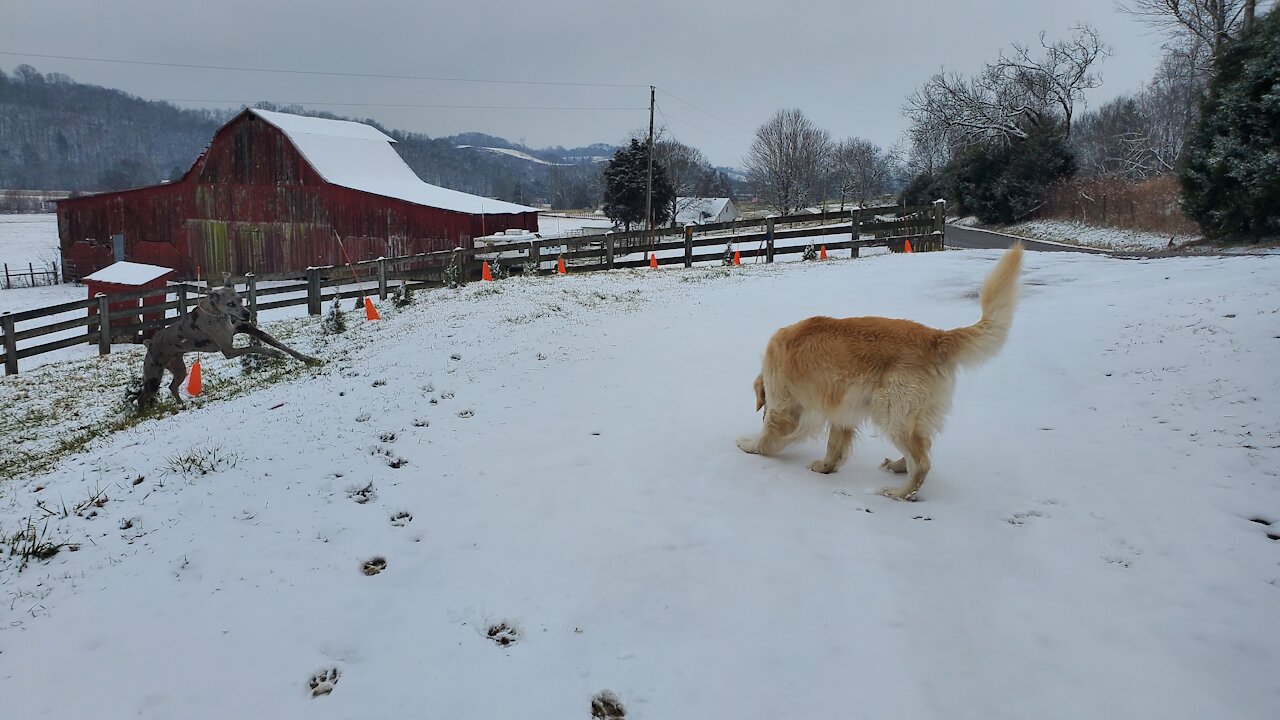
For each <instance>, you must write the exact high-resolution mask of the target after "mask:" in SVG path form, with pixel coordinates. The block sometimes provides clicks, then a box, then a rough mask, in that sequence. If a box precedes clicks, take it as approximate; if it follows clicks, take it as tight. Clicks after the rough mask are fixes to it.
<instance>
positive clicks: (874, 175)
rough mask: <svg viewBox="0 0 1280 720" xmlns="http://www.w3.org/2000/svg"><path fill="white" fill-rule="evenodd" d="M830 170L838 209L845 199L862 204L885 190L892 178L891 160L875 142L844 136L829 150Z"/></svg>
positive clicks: (841, 207)
mask: <svg viewBox="0 0 1280 720" xmlns="http://www.w3.org/2000/svg"><path fill="white" fill-rule="evenodd" d="M831 158H832V160H831V173H832V179H833V180H834V181H835V185H836V187H837V188H838V189H839V190H840V209H841V210H844V203H845V200H849V201H850V202H852V203H854V204H856V205H858V206H859V207H862V206H865V205H866V204H867V201H869V200H871V199H872V198H875V197H877V196H879V195H882V194H884V193H885V192H886V191H887V190H888V188H889V183H890V182H891V181H892V179H893V164H892V162H891V160H890V158H889V156H888V154H886V153H885V152H884V151H883V150H881V149H880V147H879V146H878V145H876V144H875V143H873V142H871V141H869V140H863V139H862V138H856V137H855V138H846V139H844V140H841V141H840V142H839V143H837V144H836V145H835V147H834V149H833V150H832V153H831Z"/></svg>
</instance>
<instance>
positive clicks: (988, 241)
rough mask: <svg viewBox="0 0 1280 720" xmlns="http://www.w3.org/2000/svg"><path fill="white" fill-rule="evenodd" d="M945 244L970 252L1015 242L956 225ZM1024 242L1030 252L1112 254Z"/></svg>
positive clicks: (1005, 237) (996, 247)
mask: <svg viewBox="0 0 1280 720" xmlns="http://www.w3.org/2000/svg"><path fill="white" fill-rule="evenodd" d="M943 242H944V243H945V244H946V246H947V247H956V248H966V249H970V250H1003V249H1004V248H1007V247H1009V245H1011V244H1012V243H1013V240H1012V239H1010V238H1009V236H1007V235H996V234H994V233H989V232H981V231H978V230H971V229H969V228H963V227H958V226H956V225H948V226H947V232H946V235H945V239H944V241H943ZM1022 242H1023V245H1025V246H1026V248H1027V249H1028V250H1042V251H1045V252H1085V253H1094V254H1097V255H1108V254H1111V253H1108V252H1107V251H1105V250H1096V249H1094V248H1074V247H1063V246H1061V245H1054V244H1052V243H1042V242H1036V241H1035V240H1023V241H1022ZM1120 254H1122V255H1127V256H1133V255H1137V254H1143V253H1132V252H1125V253H1120Z"/></svg>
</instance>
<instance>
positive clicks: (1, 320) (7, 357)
mask: <svg viewBox="0 0 1280 720" xmlns="http://www.w3.org/2000/svg"><path fill="white" fill-rule="evenodd" d="M13 326H14V322H13V315H11V314H9V312H8V311H5V313H4V314H3V315H0V327H3V329H4V374H5V375H17V374H18V340H17V338H15V337H14V333H15V331H14V328H13Z"/></svg>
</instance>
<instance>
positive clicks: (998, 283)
mask: <svg viewBox="0 0 1280 720" xmlns="http://www.w3.org/2000/svg"><path fill="white" fill-rule="evenodd" d="M1021 270H1022V243H1020V242H1016V243H1014V244H1013V245H1012V246H1011V247H1010V248H1009V249H1008V250H1006V251H1005V253H1004V255H1003V256H1002V257H1001V258H1000V262H998V263H996V267H995V269H994V270H992V271H991V273H990V274H988V275H987V279H986V280H984V281H983V283H982V290H981V291H980V292H979V294H978V297H979V299H980V300H981V302H982V319H981V320H979V321H978V322H977V323H975V324H973V325H969V326H968V327H962V328H956V329H955V330H948V331H946V332H944V333H942V335H941V337H939V339H938V349H939V351H940V352H941V353H942V354H943V355H944V356H945V357H946V358H947V359H948V360H950V361H952V362H954V363H956V364H959V365H965V366H970V367H972V366H974V365H979V364H981V363H984V362H986V361H987V360H990V359H991V358H993V357H995V355H996V353H998V352H1000V348H1001V347H1003V346H1004V340H1005V338H1006V337H1008V335H1009V326H1011V325H1012V324H1013V310H1014V308H1015V307H1017V304H1018V277H1019V275H1020V274H1021Z"/></svg>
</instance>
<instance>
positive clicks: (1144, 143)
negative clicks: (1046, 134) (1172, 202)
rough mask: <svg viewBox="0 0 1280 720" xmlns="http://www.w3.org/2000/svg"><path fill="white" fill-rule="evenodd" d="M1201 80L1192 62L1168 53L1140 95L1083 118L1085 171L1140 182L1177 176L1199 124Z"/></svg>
mask: <svg viewBox="0 0 1280 720" xmlns="http://www.w3.org/2000/svg"><path fill="white" fill-rule="evenodd" d="M1201 80H1202V78H1201V77H1200V76H1199V74H1198V73H1197V72H1196V70H1195V69H1194V67H1192V65H1191V63H1190V60H1189V59H1188V58H1187V57H1185V56H1183V55H1181V54H1179V53H1168V54H1166V55H1165V57H1164V58H1163V60H1162V61H1161V63H1160V66H1159V67H1158V68H1157V69H1156V74H1155V77H1154V78H1152V80H1151V81H1150V82H1149V83H1147V84H1146V85H1145V86H1144V87H1143V88H1142V89H1141V90H1140V91H1138V92H1137V93H1136V94H1135V95H1132V96H1121V97H1118V98H1116V99H1114V100H1111V101H1109V102H1107V103H1105V104H1103V105H1102V106H1100V107H1099V108H1098V109H1097V110H1096V111H1093V112H1089V113H1087V114H1085V115H1082V116H1081V118H1080V121H1079V123H1078V127H1077V131H1076V135H1075V136H1074V137H1073V143H1072V144H1073V146H1074V147H1075V150H1076V155H1077V159H1078V161H1079V163H1080V167H1081V170H1082V171H1083V172H1084V173H1085V174H1087V175H1122V176H1124V177H1128V178H1131V179H1135V180H1137V179H1143V178H1148V177H1153V176H1155V175H1162V174H1165V173H1169V172H1173V171H1174V170H1175V169H1176V168H1177V167H1178V163H1179V161H1180V159H1181V157H1182V148H1183V144H1184V143H1185V140H1186V137H1187V134H1188V133H1189V132H1190V131H1191V128H1192V126H1193V125H1194V124H1195V121H1196V117H1197V114H1198V100H1199V97H1200V94H1201V92H1202V90H1203V86H1202V84H1201Z"/></svg>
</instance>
